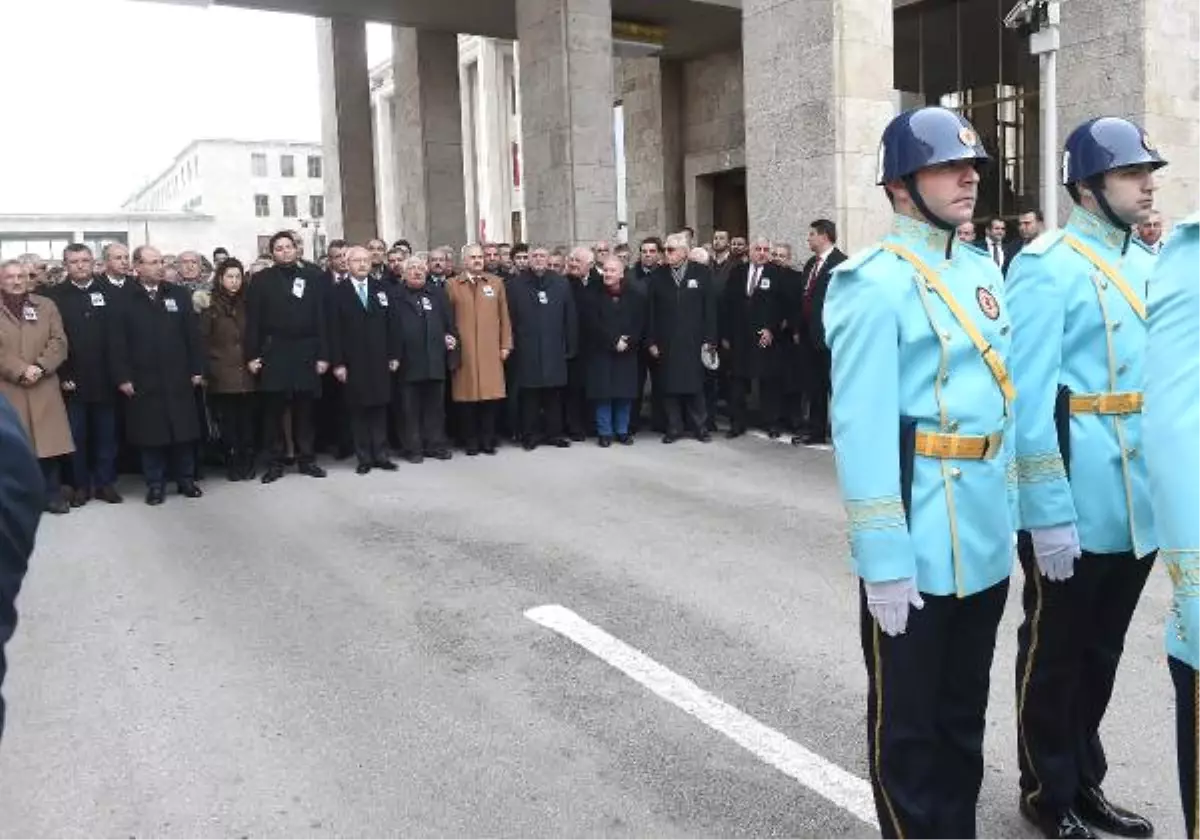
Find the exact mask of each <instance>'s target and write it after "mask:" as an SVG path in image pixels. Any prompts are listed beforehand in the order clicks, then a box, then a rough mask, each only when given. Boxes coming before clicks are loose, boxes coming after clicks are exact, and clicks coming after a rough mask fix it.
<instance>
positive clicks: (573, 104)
mask: <svg viewBox="0 0 1200 840" xmlns="http://www.w3.org/2000/svg"><path fill="white" fill-rule="evenodd" d="M516 5H517V34H518V37H519V38H520V50H521V74H520V76H521V107H522V114H521V126H522V134H523V136H524V141H523V143H524V147H525V153H524V160H525V167H526V171H525V181H524V184H525V187H524V194H525V216H526V220H527V223H526V227H527V229H528V233H527V236H526V238H527V239H528V240H529V241H531V242H541V243H549V244H554V245H559V244H563V245H570V244H576V243H581V242H592V241H594V240H596V239H609V238H611V237H612V236H613V235H614V233H615V232H616V223H617V218H616V212H617V206H616V192H617V179H616V171H615V168H614V149H613V146H614V143H613V94H612V3H611V0H516Z"/></svg>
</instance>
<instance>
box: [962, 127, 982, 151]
mask: <svg viewBox="0 0 1200 840" xmlns="http://www.w3.org/2000/svg"><path fill="white" fill-rule="evenodd" d="M958 139H959V142H961V143H962V144H963V145H964V146H967V147H968V148H972V149H973V148H975V146H976V145H977V144H978V143H979V135H978V134H976V133H975V131H974V129H971V128H968V127H967V126H965V125H964V126H963V127H962V128H960V129H959V130H958Z"/></svg>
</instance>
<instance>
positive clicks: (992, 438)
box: [979, 432, 1004, 461]
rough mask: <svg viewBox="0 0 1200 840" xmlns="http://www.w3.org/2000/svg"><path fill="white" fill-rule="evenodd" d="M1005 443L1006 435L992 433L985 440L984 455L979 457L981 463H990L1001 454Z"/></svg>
mask: <svg viewBox="0 0 1200 840" xmlns="http://www.w3.org/2000/svg"><path fill="white" fill-rule="evenodd" d="M1003 442H1004V435H1002V434H1000V432H992V433H991V434H990V435H988V436H987V437H985V438H984V439H983V453H982V454H981V455H980V456H979V460H981V461H990V460H991V459H993V458H995V457H996V456H997V455H999V454H1000V448H1001V444H1002V443H1003Z"/></svg>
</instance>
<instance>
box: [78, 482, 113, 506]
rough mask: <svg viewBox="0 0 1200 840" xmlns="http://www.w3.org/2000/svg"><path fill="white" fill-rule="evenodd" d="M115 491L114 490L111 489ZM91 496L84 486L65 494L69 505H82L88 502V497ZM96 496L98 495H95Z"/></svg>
mask: <svg viewBox="0 0 1200 840" xmlns="http://www.w3.org/2000/svg"><path fill="white" fill-rule="evenodd" d="M113 492H116V491H113ZM91 496H92V494H91V493H89V492H88V489H87V488H86V487H84V488H82V489H78V490H72V491H71V492H70V493H69V494H68V496H67V502H68V504H70V506H71V507H83V506H84V505H86V504H87V503H88V499H90V498H91ZM97 498H99V496H98V495H97Z"/></svg>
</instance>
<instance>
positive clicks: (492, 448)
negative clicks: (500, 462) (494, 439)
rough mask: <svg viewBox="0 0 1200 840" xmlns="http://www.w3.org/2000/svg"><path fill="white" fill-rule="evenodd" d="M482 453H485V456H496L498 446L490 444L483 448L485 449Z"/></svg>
mask: <svg viewBox="0 0 1200 840" xmlns="http://www.w3.org/2000/svg"><path fill="white" fill-rule="evenodd" d="M481 451H482V452H483V454H484V455H495V454H496V444H494V443H489V444H488V445H487V446H485V447H483V449H482V450H481Z"/></svg>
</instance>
